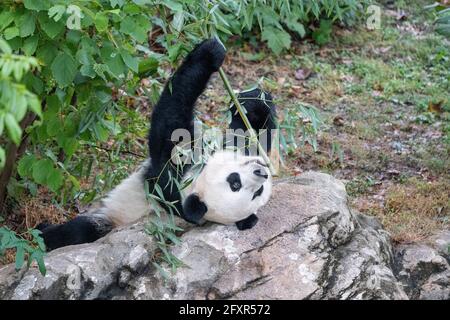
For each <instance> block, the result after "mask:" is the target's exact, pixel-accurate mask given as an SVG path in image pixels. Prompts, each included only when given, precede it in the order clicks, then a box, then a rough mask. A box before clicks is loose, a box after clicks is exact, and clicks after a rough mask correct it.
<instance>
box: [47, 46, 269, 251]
mask: <svg viewBox="0 0 450 320" xmlns="http://www.w3.org/2000/svg"><path fill="white" fill-rule="evenodd" d="M224 59H225V50H224V48H223V46H222V45H221V44H220V42H218V41H216V40H215V39H210V40H206V41H203V42H202V43H200V44H199V45H197V46H196V47H195V49H194V50H193V51H191V52H190V53H189V54H188V56H187V57H186V58H185V60H184V61H183V63H182V64H181V66H180V67H179V68H178V69H177V71H176V72H175V73H174V75H173V76H172V77H171V79H170V82H169V83H168V84H167V85H166V86H165V88H164V90H163V92H162V93H161V96H160V99H159V101H158V103H157V104H156V105H155V106H154V108H153V111H152V117H151V126H150V131H149V135H148V143H149V151H150V155H149V158H148V160H146V161H145V162H143V163H142V164H141V166H140V167H139V168H138V170H137V171H136V172H134V173H133V174H131V175H130V176H129V177H128V178H126V179H125V180H123V181H122V183H120V184H119V185H118V186H117V187H115V188H114V190H112V191H111V192H110V193H109V194H108V195H107V196H106V197H105V198H104V199H103V200H102V204H101V205H100V207H98V208H95V209H93V210H90V211H89V212H88V213H86V214H80V215H78V216H76V217H75V218H74V219H72V220H70V221H67V222H65V223H63V224H59V225H51V224H48V223H42V224H41V225H40V226H38V228H39V229H40V230H41V231H42V237H43V238H44V241H45V244H46V246H47V249H48V250H53V249H56V248H59V247H62V246H67V245H73V244H79V243H86V242H92V241H95V240H97V239H98V238H100V237H102V236H104V235H105V234H107V233H108V232H109V231H111V230H112V229H113V228H114V227H116V226H120V225H125V224H129V223H133V222H135V221H137V220H138V219H140V218H142V217H143V216H146V215H149V214H151V213H152V212H153V211H154V210H155V208H154V207H152V206H151V205H150V203H149V201H148V200H147V197H146V190H145V185H146V184H148V186H149V189H150V190H148V192H150V193H152V194H155V193H159V194H161V193H162V196H163V197H164V199H163V200H165V201H169V202H171V203H172V204H173V206H174V207H175V209H176V211H177V213H178V214H179V215H180V217H181V218H183V219H184V220H186V221H188V222H191V223H195V224H198V223H199V222H201V221H202V220H209V221H213V222H218V223H222V224H233V223H235V224H236V227H237V228H238V229H239V230H246V229H250V228H252V227H253V226H254V225H255V224H256V223H257V221H258V218H257V217H256V215H255V214H256V212H257V210H258V209H259V208H260V207H261V206H263V205H264V204H265V203H266V202H267V201H268V200H269V197H270V195H271V192H272V187H271V176H270V173H269V171H268V169H267V166H266V164H265V163H264V162H263V160H262V159H261V158H259V157H254V156H247V155H243V154H238V153H235V152H233V151H229V150H227V151H217V152H216V153H214V154H213V155H212V156H210V157H209V159H208V160H207V162H206V164H205V165H204V166H203V168H201V171H200V172H194V171H193V170H194V169H192V168H191V171H189V167H188V165H183V164H182V165H181V168H180V170H181V171H179V168H178V167H176V168H175V167H173V166H171V165H167V164H169V163H170V161H171V154H172V151H173V148H174V144H176V142H175V141H173V140H172V134H173V133H174V132H175V130H178V129H183V130H187V131H189V132H192V131H194V128H193V124H192V121H193V118H194V116H193V115H194V107H195V102H196V100H197V99H198V97H199V96H200V95H201V94H202V92H203V91H204V90H205V88H206V85H207V83H208V81H209V79H210V77H211V75H212V74H213V73H214V72H217V71H218V70H219V68H220V66H221V65H222V63H223V61H224ZM261 96H263V97H264V98H263V99H261ZM238 99H239V100H240V101H241V103H244V104H245V109H246V114H247V117H248V120H249V122H250V124H251V126H252V128H253V129H255V130H261V129H262V130H266V132H269V131H270V130H273V129H275V122H274V117H276V110H275V106H274V105H273V103H272V98H271V96H270V94H269V93H267V92H263V91H261V90H259V89H254V90H250V91H246V92H244V93H241V94H239V96H238ZM241 99H242V100H241ZM233 108H234V109H233ZM235 109H236V108H235V107H234V106H232V107H231V108H230V111H231V114H232V116H231V123H230V129H233V130H244V129H246V125H245V124H244V123H243V121H242V119H241V117H240V116H239V114H238V113H237V112H236V110H235ZM269 136H270V135H269ZM233 140H234V138H233ZM268 142H270V139H269V140H268ZM234 145H235V146H236V145H237V144H234ZM267 150H268V151H270V144H268V145H267ZM248 151H249V150H244V152H248ZM185 170H186V171H187V173H186V174H185V176H184V179H185V181H184V182H187V181H191V183H190V184H189V185H188V186H187V187H186V188H178V185H177V186H176V188H172V187H168V185H169V184H170V182H171V181H173V180H172V179H173V178H175V179H176V180H180V178H183V177H179V176H178V174H179V172H185ZM186 179H188V180H186ZM184 184H185V183H183V185H184ZM156 187H158V188H160V190H159V189H158V190H157V191H160V192H154V191H155V189H156ZM180 189H181V190H180ZM159 194H158V195H159ZM164 206H165V204H163V203H161V207H164ZM161 209H163V208H161Z"/></svg>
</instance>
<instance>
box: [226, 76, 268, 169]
mask: <svg viewBox="0 0 450 320" xmlns="http://www.w3.org/2000/svg"><path fill="white" fill-rule="evenodd" d="M219 74H220V77H221V78H222V81H223V83H224V84H225V89H226V90H227V91H228V94H229V95H230V97H231V100H233V103H234V105H235V106H236V109H237V111H238V112H239V115H240V116H241V118H242V121H244V124H245V126H246V127H247V130H248V131H249V132H250V138H251V140H252V141H255V142H256V144H257V146H258V151H259V154H260V155H261V157H262V158H263V159H264V161H265V162H266V163H267V165H268V166H269V170H270V173H271V174H272V175H276V172H275V169H274V168H273V165H272V163H271V161H270V159H269V157H268V156H267V153H266V151H265V150H264V148H263V147H262V146H261V144H260V143H259V141H258V136H257V135H256V133H255V130H254V129H253V128H252V125H251V124H250V121H249V120H248V118H247V115H246V114H245V112H244V109H243V108H242V105H241V104H240V103H239V100H238V98H237V97H236V95H235V94H234V91H233V88H231V85H230V81H228V78H227V75H226V74H225V72H224V71H223V69H222V68H220V69H219Z"/></svg>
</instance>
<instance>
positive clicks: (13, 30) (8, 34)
mask: <svg viewBox="0 0 450 320" xmlns="http://www.w3.org/2000/svg"><path fill="white" fill-rule="evenodd" d="M4 35H5V39H6V40H11V39H12V38H15V37H17V36H18V35H19V28H17V27H9V28H8V29H6V30H5V32H4Z"/></svg>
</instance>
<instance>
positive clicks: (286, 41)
mask: <svg viewBox="0 0 450 320" xmlns="http://www.w3.org/2000/svg"><path fill="white" fill-rule="evenodd" d="M261 38H262V40H264V41H267V44H268V46H269V48H270V49H272V51H273V52H274V53H275V54H277V55H278V54H280V53H281V51H282V50H283V49H288V48H290V47H291V36H290V35H289V33H287V32H286V31H284V30H281V29H278V28H274V27H270V26H269V27H265V28H264V31H263V32H262V34H261Z"/></svg>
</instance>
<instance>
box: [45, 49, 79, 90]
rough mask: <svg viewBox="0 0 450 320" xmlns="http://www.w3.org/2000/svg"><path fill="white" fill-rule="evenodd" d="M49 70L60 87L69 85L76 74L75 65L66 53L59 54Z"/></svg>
mask: <svg viewBox="0 0 450 320" xmlns="http://www.w3.org/2000/svg"><path fill="white" fill-rule="evenodd" d="M51 70H52V73H53V76H54V77H55V80H56V82H57V83H58V85H59V86H60V87H63V88H64V87H67V86H68V85H70V84H71V83H72V82H73V80H74V79H75V76H76V74H77V71H78V70H77V63H76V61H75V60H74V59H73V58H72V56H70V55H68V54H67V53H65V52H64V53H60V54H59V55H58V56H57V57H56V58H55V60H54V61H53V63H52V65H51Z"/></svg>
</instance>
